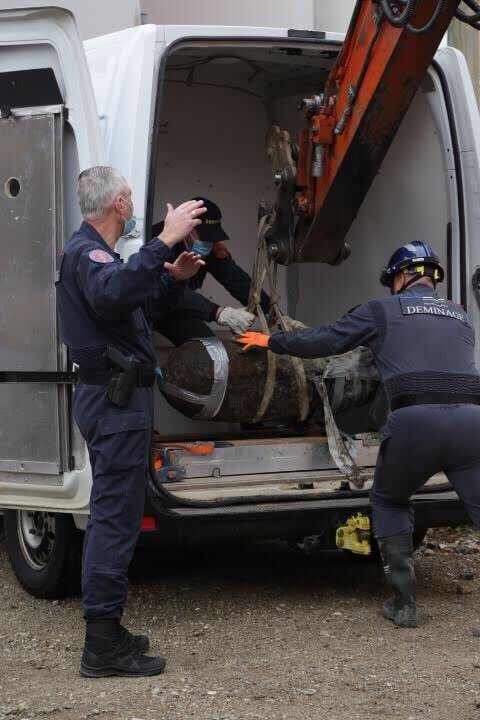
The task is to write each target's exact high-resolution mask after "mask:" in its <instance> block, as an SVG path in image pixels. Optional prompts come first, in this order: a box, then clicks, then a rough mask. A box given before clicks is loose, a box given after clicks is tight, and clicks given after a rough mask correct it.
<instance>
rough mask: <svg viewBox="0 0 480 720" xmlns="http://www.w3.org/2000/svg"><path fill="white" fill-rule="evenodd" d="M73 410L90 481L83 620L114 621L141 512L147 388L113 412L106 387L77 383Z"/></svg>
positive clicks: (149, 415)
mask: <svg viewBox="0 0 480 720" xmlns="http://www.w3.org/2000/svg"><path fill="white" fill-rule="evenodd" d="M73 410H74V416H75V420H76V422H77V424H78V427H79V429H80V432H81V433H82V435H83V437H84V438H85V440H86V442H87V447H88V452H89V456H90V465H91V468H92V481H93V484H92V491H91V495H90V517H89V519H88V523H87V529H86V532H85V538H84V544H83V561H82V604H83V610H84V616H85V619H86V620H87V621H89V620H98V619H101V618H102V619H103V618H116V619H120V618H121V617H122V613H123V609H124V607H125V603H126V600H127V589H128V575H127V573H128V566H129V564H130V561H131V559H132V556H133V551H134V549H135V544H136V542H137V539H138V535H139V533H140V529H141V524H142V517H143V512H144V505H145V473H146V467H147V462H148V455H149V450H150V442H151V437H152V420H153V388H147V387H141V388H136V389H135V391H134V393H133V395H132V398H131V400H130V403H129V405H128V407H124V408H119V407H117V406H116V405H113V404H112V403H111V402H110V400H109V399H108V396H107V387H106V386H102V385H84V384H83V383H79V384H78V386H77V388H76V390H75V393H74V400H73Z"/></svg>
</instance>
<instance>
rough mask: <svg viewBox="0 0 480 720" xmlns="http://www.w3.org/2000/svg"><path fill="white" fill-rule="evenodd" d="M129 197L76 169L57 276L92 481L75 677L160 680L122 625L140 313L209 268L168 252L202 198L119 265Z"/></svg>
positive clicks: (142, 331) (141, 428) (137, 440)
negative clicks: (82, 629)
mask: <svg viewBox="0 0 480 720" xmlns="http://www.w3.org/2000/svg"><path fill="white" fill-rule="evenodd" d="M131 197H132V193H131V189H130V187H129V185H128V183H127V181H126V180H125V178H124V177H123V176H122V175H121V173H120V172H119V171H118V170H115V169H114V168H109V167H93V168H90V169H88V170H85V171H84V172H82V173H81V175H80V178H79V182H78V199H79V204H80V209H81V212H82V216H83V219H84V222H83V223H82V225H81V227H80V229H79V230H78V231H77V232H75V233H74V234H73V236H72V238H71V239H70V240H69V242H68V243H67V244H66V246H65V250H64V253H63V254H62V255H61V256H60V257H59V262H58V269H57V283H56V288H57V304H58V310H59V316H60V325H61V332H62V337H63V341H64V342H65V344H66V345H67V346H68V349H69V354H70V360H71V362H73V363H76V364H77V365H78V366H79V383H78V385H77V388H76V390H75V393H74V397H73V412H74V417H75V420H76V422H77V425H78V427H79V428H80V432H81V433H82V435H83V437H84V438H85V440H86V443H87V447H88V452H89V456H90V464H91V468H92V478H93V486H92V491H91V498H90V517H89V520H88V524H87V529H86V532H85V539H84V548H83V563H82V604H83V609H84V616H85V619H86V636H85V648H84V652H83V656H82V662H81V668H80V672H81V673H82V675H84V676H86V677H105V676H108V675H121V676H129V677H135V676H144V675H155V674H157V673H160V672H162V670H163V668H164V667H165V660H164V659H163V658H162V657H148V656H147V655H145V653H146V651H147V650H148V647H149V641H148V638H147V637H146V636H142V635H140V636H135V635H131V634H130V633H129V632H128V630H127V629H126V628H124V627H122V625H121V624H120V621H121V618H122V613H123V609H124V606H125V602H126V597H127V585H128V580H127V570H128V566H129V564H130V560H131V558H132V554H133V551H134V548H135V544H136V541H137V538H138V534H139V532H140V528H141V522H142V517H143V511H144V502H145V473H146V468H147V463H148V457H149V451H150V442H151V434H152V425H153V385H154V380H155V366H156V355H155V348H154V345H153V342H152V333H151V330H150V327H149V325H148V322H147V319H146V317H145V314H144V308H145V307H146V305H147V304H148V303H149V302H154V303H156V304H157V305H158V304H165V305H166V306H167V307H168V306H169V303H173V304H175V301H176V298H177V297H178V295H179V294H180V293H181V292H182V285H181V284H179V283H181V282H182V281H184V280H187V279H188V278H190V277H192V276H193V275H194V274H195V273H196V272H197V271H198V270H199V268H200V267H202V266H203V264H204V263H203V261H202V259H201V258H200V256H199V255H196V254H194V253H193V252H183V253H181V254H180V255H179V256H178V257H177V259H176V260H175V262H174V263H170V262H168V260H169V259H170V258H171V252H172V248H173V247H174V246H175V245H176V244H177V243H178V242H180V241H183V238H184V237H185V236H186V235H188V233H190V232H191V231H192V230H193V229H194V228H195V227H196V226H197V225H200V223H201V216H202V214H203V213H204V208H203V203H202V202H200V201H188V202H185V203H183V204H182V205H179V206H178V207H177V208H173V207H172V205H170V204H168V206H167V211H168V212H167V217H166V220H165V227H164V229H163V232H162V233H161V235H160V236H159V237H158V238H155V239H154V240H152V241H151V242H148V243H147V244H145V245H143V246H142V247H141V248H140V250H139V251H138V252H137V253H134V254H133V255H131V256H130V257H129V259H128V261H127V262H125V263H124V262H123V261H122V260H121V259H120V256H119V255H117V253H115V251H114V250H115V244H116V242H117V240H118V239H119V238H120V237H122V236H126V235H128V234H130V233H131V232H132V231H133V229H134V227H135V216H134V213H133V204H132V199H131Z"/></svg>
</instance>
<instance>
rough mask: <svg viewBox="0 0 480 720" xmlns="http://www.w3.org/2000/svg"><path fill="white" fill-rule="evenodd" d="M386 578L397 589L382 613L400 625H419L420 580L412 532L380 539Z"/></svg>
mask: <svg viewBox="0 0 480 720" xmlns="http://www.w3.org/2000/svg"><path fill="white" fill-rule="evenodd" d="M378 546H379V548H380V553H381V555H382V560H383V569H384V571H385V577H386V578H387V581H388V582H389V583H390V585H391V586H392V587H393V589H394V591H395V595H394V596H393V597H392V598H389V599H388V600H387V601H386V602H385V603H384V606H383V614H384V615H385V617H386V618H388V619H389V620H393V622H394V623H395V625H398V626H399V627H417V604H416V595H417V581H416V578H415V569H414V562H413V542H412V536H411V535H393V536H392V537H387V538H382V539H381V540H379V541H378Z"/></svg>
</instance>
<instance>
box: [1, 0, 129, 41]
mask: <svg viewBox="0 0 480 720" xmlns="http://www.w3.org/2000/svg"><path fill="white" fill-rule="evenodd" d="M46 5H54V6H58V7H65V8H67V10H70V11H71V12H73V13H74V15H75V17H76V20H77V24H78V27H79V30H80V34H81V36H82V38H83V39H84V40H87V39H88V38H91V37H96V36H98V35H106V34H107V33H112V32H116V31H117V30H124V29H125V28H127V27H132V26H133V25H139V24H140V20H141V15H140V1H139V0H60V1H58V2H57V1H56V0H54V1H53V2H52V0H0V9H6V8H12V7H13V8H21V7H45V6H46Z"/></svg>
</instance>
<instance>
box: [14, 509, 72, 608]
mask: <svg viewBox="0 0 480 720" xmlns="http://www.w3.org/2000/svg"><path fill="white" fill-rule="evenodd" d="M4 526H5V543H6V547H7V552H8V556H9V558H10V562H11V564H12V567H13V570H14V572H15V575H16V576H17V578H18V580H19V582H20V583H21V584H22V585H23V587H24V588H25V590H26V591H27V592H29V593H30V594H31V595H34V596H35V597H38V598H62V597H66V596H67V595H74V594H76V593H78V591H79V590H80V572H81V562H82V541H83V533H82V532H80V531H79V530H77V528H76V527H75V524H74V522H73V518H72V517H71V516H70V515H65V514H62V513H48V512H39V511H36V510H7V511H6V512H5V515H4Z"/></svg>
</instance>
